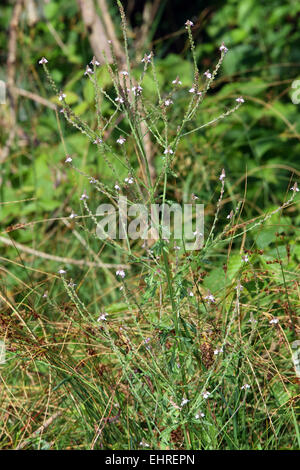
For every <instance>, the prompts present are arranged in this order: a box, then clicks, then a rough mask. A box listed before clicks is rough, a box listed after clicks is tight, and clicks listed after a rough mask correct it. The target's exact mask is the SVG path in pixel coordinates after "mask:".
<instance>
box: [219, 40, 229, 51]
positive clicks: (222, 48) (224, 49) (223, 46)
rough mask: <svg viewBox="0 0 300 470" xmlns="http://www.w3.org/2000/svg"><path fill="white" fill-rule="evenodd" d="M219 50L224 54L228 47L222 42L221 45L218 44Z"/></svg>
mask: <svg viewBox="0 0 300 470" xmlns="http://www.w3.org/2000/svg"><path fill="white" fill-rule="evenodd" d="M219 49H220V51H221V52H224V54H226V52H228V49H227V47H226V46H225V44H224V42H222V44H221V46H220V48H219Z"/></svg>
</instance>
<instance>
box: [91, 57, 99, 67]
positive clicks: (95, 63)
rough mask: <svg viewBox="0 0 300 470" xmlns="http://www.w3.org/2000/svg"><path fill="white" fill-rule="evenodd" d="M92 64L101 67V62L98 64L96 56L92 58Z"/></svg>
mask: <svg viewBox="0 0 300 470" xmlns="http://www.w3.org/2000/svg"><path fill="white" fill-rule="evenodd" d="M90 64H92V65H96V66H99V65H100V62H98V60H97V59H96V57H95V56H94V57H93V58H92V60H91V61H90Z"/></svg>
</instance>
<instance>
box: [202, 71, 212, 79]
mask: <svg viewBox="0 0 300 470" xmlns="http://www.w3.org/2000/svg"><path fill="white" fill-rule="evenodd" d="M203 75H205V77H206V78H208V79H210V78H211V77H212V74H211V73H210V71H209V70H206V72H204V74H203Z"/></svg>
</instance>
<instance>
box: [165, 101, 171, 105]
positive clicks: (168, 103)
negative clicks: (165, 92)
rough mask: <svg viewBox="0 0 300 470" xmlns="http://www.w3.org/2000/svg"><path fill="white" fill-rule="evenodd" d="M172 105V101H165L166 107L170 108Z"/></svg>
mask: <svg viewBox="0 0 300 470" xmlns="http://www.w3.org/2000/svg"><path fill="white" fill-rule="evenodd" d="M170 104H173V101H172V100H166V101H165V106H170Z"/></svg>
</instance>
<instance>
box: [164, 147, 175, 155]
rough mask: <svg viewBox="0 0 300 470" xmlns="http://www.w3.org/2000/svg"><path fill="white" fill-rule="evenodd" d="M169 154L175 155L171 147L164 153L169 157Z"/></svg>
mask: <svg viewBox="0 0 300 470" xmlns="http://www.w3.org/2000/svg"><path fill="white" fill-rule="evenodd" d="M168 153H169V154H170V155H172V154H173V153H174V152H173V150H172V149H170V147H168V148H166V149H165V151H164V154H165V155H167V154H168Z"/></svg>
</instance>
